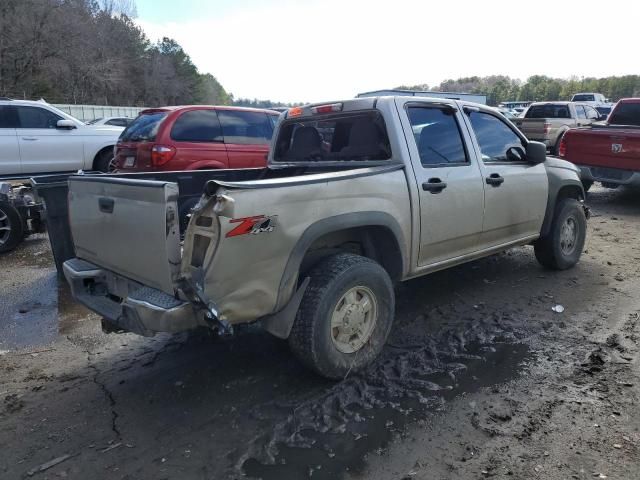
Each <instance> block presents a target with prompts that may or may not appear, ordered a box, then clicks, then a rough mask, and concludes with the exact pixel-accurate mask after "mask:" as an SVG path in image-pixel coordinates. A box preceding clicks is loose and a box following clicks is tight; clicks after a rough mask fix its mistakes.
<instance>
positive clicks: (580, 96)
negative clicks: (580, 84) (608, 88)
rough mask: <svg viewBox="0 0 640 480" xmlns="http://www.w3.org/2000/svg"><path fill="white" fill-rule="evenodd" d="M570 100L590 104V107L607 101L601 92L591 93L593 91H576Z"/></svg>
mask: <svg viewBox="0 0 640 480" xmlns="http://www.w3.org/2000/svg"><path fill="white" fill-rule="evenodd" d="M571 101H572V102H580V103H586V104H588V105H591V106H592V107H596V106H599V105H603V104H606V103H607V99H606V98H605V96H604V95H603V94H601V93H593V92H587V93H585V92H581V93H576V94H575V95H574V96H573V97H571Z"/></svg>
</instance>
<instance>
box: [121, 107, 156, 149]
mask: <svg viewBox="0 0 640 480" xmlns="http://www.w3.org/2000/svg"><path fill="white" fill-rule="evenodd" d="M166 116H167V112H153V113H143V114H141V115H140V116H139V117H138V118H136V119H135V120H134V121H133V122H132V123H131V125H129V126H128V127H127V128H125V129H124V131H123V132H122V133H121V134H120V141H123V142H140V141H153V140H155V139H156V135H157V134H158V128H159V127H160V123H162V120H164V118H165V117H166Z"/></svg>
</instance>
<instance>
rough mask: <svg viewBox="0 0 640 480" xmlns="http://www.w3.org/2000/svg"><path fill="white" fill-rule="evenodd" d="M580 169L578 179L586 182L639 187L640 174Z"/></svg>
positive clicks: (605, 169)
mask: <svg viewBox="0 0 640 480" xmlns="http://www.w3.org/2000/svg"><path fill="white" fill-rule="evenodd" d="M578 166H579V167H580V179H581V180H582V181H587V182H601V183H607V184H614V185H629V186H632V187H640V172H638V171H634V170H622V169H620V168H608V167H585V166H582V165H578Z"/></svg>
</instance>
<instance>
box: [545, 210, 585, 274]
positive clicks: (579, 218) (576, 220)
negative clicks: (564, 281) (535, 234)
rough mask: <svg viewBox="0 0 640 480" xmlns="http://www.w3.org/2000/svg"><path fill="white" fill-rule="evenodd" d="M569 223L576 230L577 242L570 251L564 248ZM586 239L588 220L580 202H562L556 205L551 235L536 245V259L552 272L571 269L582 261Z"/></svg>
mask: <svg viewBox="0 0 640 480" xmlns="http://www.w3.org/2000/svg"><path fill="white" fill-rule="evenodd" d="M567 222H573V225H575V229H576V230H575V231H576V235H575V241H574V243H573V248H572V249H570V251H569V249H568V248H567V249H565V248H563V246H562V231H563V226H564V225H565V224H567ZM586 237H587V219H586V217H585V214H584V209H583V208H582V205H581V204H580V202H579V201H578V200H576V199H574V198H565V199H563V200H560V201H559V202H558V204H557V205H556V209H555V213H554V216H553V220H552V223H551V229H550V230H549V233H548V234H547V235H546V236H544V237H542V238H540V239H538V240H537V241H536V242H535V244H534V250H535V254H536V258H537V259H538V262H540V263H541V264H542V265H543V266H544V267H546V268H550V269H552V270H566V269H568V268H571V267H573V266H574V265H575V264H576V263H578V260H580V255H581V254H582V249H583V248H584V242H585V239H586Z"/></svg>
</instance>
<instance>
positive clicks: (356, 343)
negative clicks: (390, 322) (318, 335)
mask: <svg viewBox="0 0 640 480" xmlns="http://www.w3.org/2000/svg"><path fill="white" fill-rule="evenodd" d="M377 319H378V303H377V301H376V297H375V295H374V293H373V292H372V291H371V289H369V288H368V287H364V286H357V287H353V288H350V289H349V290H347V292H346V293H345V294H344V295H343V296H342V297H341V298H340V300H339V301H338V303H337V304H336V306H335V308H334V310H333V314H332V316H331V340H332V341H333V344H334V345H335V347H336V348H337V349H338V350H339V351H340V352H342V353H355V352H357V351H358V350H360V349H361V348H362V347H363V346H364V345H365V344H366V343H367V342H368V341H369V339H370V338H371V334H372V333H373V330H374V328H375V326H376V322H377Z"/></svg>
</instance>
